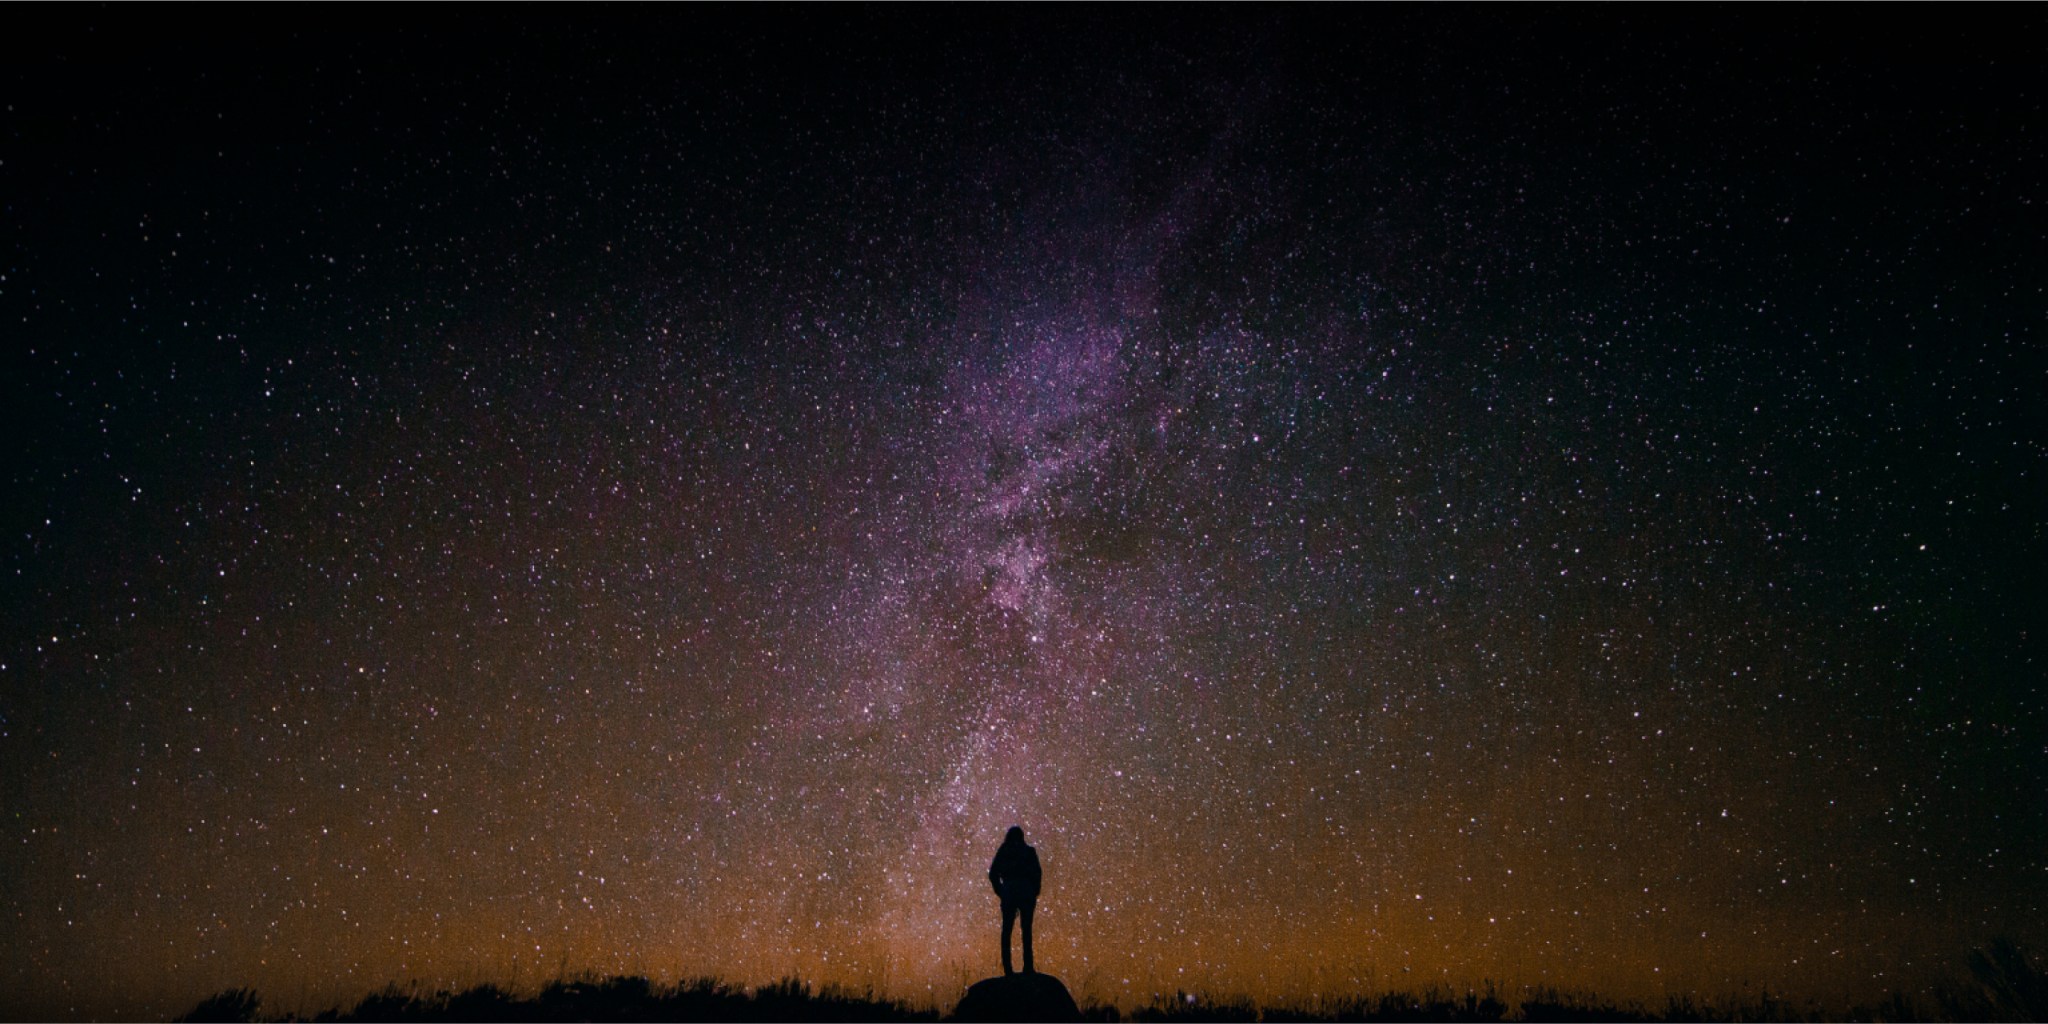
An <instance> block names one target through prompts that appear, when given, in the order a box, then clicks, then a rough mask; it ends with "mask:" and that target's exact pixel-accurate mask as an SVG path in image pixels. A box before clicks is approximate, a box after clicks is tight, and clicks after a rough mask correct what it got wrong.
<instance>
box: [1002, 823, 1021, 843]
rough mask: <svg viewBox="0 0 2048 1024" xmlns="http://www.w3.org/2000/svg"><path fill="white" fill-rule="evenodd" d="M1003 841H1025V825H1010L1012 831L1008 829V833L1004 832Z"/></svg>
mask: <svg viewBox="0 0 2048 1024" xmlns="http://www.w3.org/2000/svg"><path fill="white" fill-rule="evenodd" d="M1003 842H1004V843H1006V844H1007V843H1019V844H1021V843H1023V842H1024V826H1022V825H1012V826H1010V831H1008V832H1006V833H1004V834H1003Z"/></svg>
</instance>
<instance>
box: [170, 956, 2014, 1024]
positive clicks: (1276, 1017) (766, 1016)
mask: <svg viewBox="0 0 2048 1024" xmlns="http://www.w3.org/2000/svg"><path fill="white" fill-rule="evenodd" d="M1965 966H1966V967H1968V969H1969V972H1970V973H1969V980H1968V981H1966V982H1953V983H1950V984H1947V985H1944V986H1942V987H1940V988H1938V989H1937V990H1936V993H1935V998H1934V1001H1933V1002H1934V1005H1933V1006H1932V1007H1922V1006H1920V1005H1918V1004H1916V1003H1914V1002H1913V1001H1912V1000H1911V999H1908V998H1907V997H1905V996H1903V995H1899V994H1890V995H1888V996H1886V997H1885V998H1884V999H1883V1000H1882V1001H1881V1002H1878V1003H1876V1004H1874V1005H1860V1006H1857V1007H1854V1008H1852V1009H1849V1010H1847V1011H1846V1012H1844V1011H1839V1010H1837V1011H1827V1010H1824V1009H1822V1008H1820V1007H1818V1006H1812V1005H1793V1004H1791V1003H1788V1002H1786V1001H1785V1000H1783V999H1781V998H1779V997H1777V996H1774V995H1771V994H1769V993H1764V994H1761V995H1757V996H1753V997H1749V998H1747V999H1745V1000H1742V1001H1738V1002H1725V1003H1716V1002H1701V1001H1696V999H1695V998H1694V997H1691V996H1673V997H1671V998H1670V999H1669V1000H1667V1001H1666V1003H1665V1004H1664V1005H1663V1006H1662V1007H1658V1008H1654V1009H1653V1008H1651V1007H1648V1006H1644V1005H1642V1004H1637V1003H1615V1002H1610V1001H1608V1000H1605V999H1602V998H1600V997H1598V996H1595V995H1591V994H1588V993H1583V992H1564V991H1559V990H1556V989H1535V990H1527V991H1526V992H1525V993H1524V995H1523V996H1522V998H1521V999H1520V1000H1519V1001H1516V1002H1510V1001H1509V999H1508V998H1507V997H1504V996H1503V995H1501V994H1500V993H1499V992H1498V991H1497V990H1495V989H1493V988H1488V989H1486V990H1485V991H1483V992H1475V991H1465V992H1453V991H1450V990H1445V989H1431V990H1428V991H1424V992H1422V993H1419V994H1417V993H1401V992H1390V993H1385V994H1382V995H1378V996H1362V995H1361V996H1351V997H1344V998H1338V999H1327V998H1325V999H1321V1000H1318V1001H1317V1002H1315V1003H1314V1004H1306V1005H1304V1004H1294V1005H1278V1006H1261V1005H1259V1004H1257V1003H1255V1002H1254V1001H1252V1000H1250V999H1244V998H1234V997H1227V996H1226V997H1215V996H1207V995H1202V994H1199V993H1188V992H1177V993H1175V994H1174V995H1173V996H1172V997H1161V998H1159V999H1157V1000H1155V1001H1154V1002H1152V1003H1151V1004H1149V1005H1146V1006H1142V1007H1139V1008H1138V1009H1136V1010H1134V1011H1133V1012H1132V1013H1131V1014H1130V1017H1129V1019H1130V1020H1133V1021H1146V1022H1152V1021H1158V1022H1178V1021H1246V1022H1250V1021H1268V1022H1275V1024H1277V1022H1294V1021H1299V1022H1312V1021H1403V1022H1445V1024H1450V1022H1467V1021H1487V1022H1500V1021H1523V1022H1528V1024H1542V1022H1549V1021H1593V1022H1604V1021H1659V1022H1670V1024H1679V1022H1693V1021H1743V1022H1752V1021H1754V1022H1773V1021H1801V1020H1844V1021H1887V1022H1890V1021H1935V1020H1952V1021H1980V1020H1981V1021H2041V1020H2048V975H2044V974H2043V973H2042V972H2041V970H2040V969H2039V968H2037V967H2036V966H2035V965H2034V963H2033V962H2032V961H2031V960H2030V959H2029V958H2028V956H2027V954H2026V952H2025V951H2024V950H2022V949H2020V948H2019V947H2018V946H2017V945H2015V944H2014V943H2012V942H2010V941H2008V940H2004V939H2001V940H1998V941H1996V942H1993V943H1992V944H1991V945H1990V946H1989V947H1988V948H1986V949H1979V950H1972V951H1971V952H1970V954H1969V956H1968V957H1967V958H1966V959H1965ZM261 1005H262V1004H261V1002H260V1000H259V999H258V997H257V994H256V993H255V992H254V991H252V990H250V989H246V988H237V989H228V990H226V991H223V992H220V993H217V994H215V995H212V996H209V997H207V998H206V999H205V1000H203V1001H201V1002H200V1003H199V1005H197V1006H195V1007H193V1008H192V1011H191V1012H190V1013H187V1014H186V1015H185V1016H183V1017H181V1018H179V1019H180V1020H187V1021H255V1020H262V1019H266V1018H264V1017H263V1016H262V1015H261V1013H260V1011H261ZM1081 1017H1082V1019H1083V1020H1088V1021H1103V1022H1115V1021H1119V1020H1122V1019H1123V1017H1122V1015H1121V1014H1119V1013H1118V1011H1117V1009H1116V1008H1115V1007H1113V1006H1105V1005H1101V1004H1094V1005H1088V1006H1083V1007H1082V1008H1081ZM267 1019H278V1020H290V1019H293V1018H290V1017H283V1018H267ZM311 1019H312V1020H315V1021H337V1022H339V1021H391V1022H412V1021H422V1022H424V1021H436V1022H440V1021H514V1022H541V1021H698V1020H721V1021H723V1020H730V1021H936V1020H938V1019H939V1014H938V1013H937V1011H935V1010H931V1009H917V1008H913V1007H911V1006H909V1005H907V1004H905V1003H901V1002H896V1001H893V1000H889V999H884V998H881V997H880V996H878V995H877V994H875V993H874V992H871V991H870V992H854V991H850V990H847V989H843V988H839V987H836V986H829V985H828V986H825V987H823V988H821V989H816V990H813V989H812V988H811V986H809V985H808V984H806V983H804V982H803V981H800V980H798V979H796V978H784V979H782V980H781V981H777V982H775V983H773V984H769V985H764V986H761V987H759V988H756V989H752V990H748V989H745V988H739V987H735V986H731V985H728V984H726V983H724V982H722V981H719V980H717V979H715V978H697V979H694V980H690V981H685V982H681V983H678V984H675V985H657V984H654V983H653V982H650V981H648V980H647V979H646V978H629V977H615V978H605V979H602V980H589V979H579V980H562V981H556V982H554V983H553V984H551V985H549V986H547V987H546V988H544V989H542V990H540V991H539V992H538V993H535V994H534V995H531V996H519V995H515V994H513V993H511V992H508V991H506V990H505V989H502V988H499V987H497V986H495V985H478V986H476V987H474V988H469V989H464V990H462V991H460V992H451V991H445V990H444V991H434V992H427V993H422V992H419V991H414V990H407V989H401V988H398V987H396V986H392V987H387V988H385V989H383V990H382V991H379V992H375V993H372V994H371V995H368V996H365V997H364V998H363V999H362V1000H361V1001H359V1002H357V1003H356V1004H355V1005H354V1006H352V1007H348V1008H346V1009H342V1008H336V1009H332V1010H328V1011H326V1012H324V1013H321V1014H319V1015H317V1016H315V1017H312V1018H311Z"/></svg>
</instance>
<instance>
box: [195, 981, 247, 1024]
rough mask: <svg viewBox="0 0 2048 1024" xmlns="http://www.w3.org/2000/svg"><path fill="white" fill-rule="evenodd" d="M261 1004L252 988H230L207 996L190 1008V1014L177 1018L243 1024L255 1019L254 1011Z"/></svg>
mask: <svg viewBox="0 0 2048 1024" xmlns="http://www.w3.org/2000/svg"><path fill="white" fill-rule="evenodd" d="M260 1005H261V1002H260V1001H259V1000H258V999H257V998H256V990H255V989H253V988H231V989H225V990H223V991H220V992H215V993H214V994H212V995H210V996H207V997H206V998H205V999H202V1000H200V1001H199V1005H198V1006H195V1007H193V1008H192V1012H190V1013H188V1014H186V1015H184V1016H183V1017H179V1018H178V1019H179V1020H181V1021H193V1022H195V1024H196V1022H199V1021H214V1022H218V1021H227V1022H232V1024H244V1022H247V1021H253V1020H255V1019H256V1010H257V1008H258V1006H260Z"/></svg>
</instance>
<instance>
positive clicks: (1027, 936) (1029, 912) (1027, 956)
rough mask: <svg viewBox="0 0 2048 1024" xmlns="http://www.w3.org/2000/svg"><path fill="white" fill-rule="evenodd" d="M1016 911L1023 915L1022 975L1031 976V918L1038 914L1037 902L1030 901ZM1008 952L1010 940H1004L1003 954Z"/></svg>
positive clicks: (1032, 969)
mask: <svg viewBox="0 0 2048 1024" xmlns="http://www.w3.org/2000/svg"><path fill="white" fill-rule="evenodd" d="M1017 910H1018V912H1019V913H1021V914H1023V915H1024V973H1026V974H1031V973H1034V968H1033V967H1032V966H1031V918H1032V916H1033V915H1035V914H1037V913H1038V901H1037V900H1032V901H1031V902H1029V903H1026V904H1024V905H1023V906H1021V907H1018V908H1017ZM1009 951H1010V940H1008V939H1004V940H1003V952H1005V953H1007V952H1009Z"/></svg>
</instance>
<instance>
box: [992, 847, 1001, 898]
mask: <svg viewBox="0 0 2048 1024" xmlns="http://www.w3.org/2000/svg"><path fill="white" fill-rule="evenodd" d="M1002 863H1003V855H1002V854H1000V853H999V854H996V859H994V860H992V861H989V862H988V885H989V888H991V889H994V890H995V891H996V895H997V896H1001V895H1002V894H1003V876H1002V873H1001V872H1000V871H998V870H997V868H998V867H999V866H1000V865H1001V864H1002Z"/></svg>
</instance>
